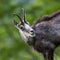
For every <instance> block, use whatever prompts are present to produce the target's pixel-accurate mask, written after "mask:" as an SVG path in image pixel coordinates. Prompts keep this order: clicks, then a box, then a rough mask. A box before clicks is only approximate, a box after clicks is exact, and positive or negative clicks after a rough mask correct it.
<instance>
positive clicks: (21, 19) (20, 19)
mask: <svg viewBox="0 0 60 60" xmlns="http://www.w3.org/2000/svg"><path fill="white" fill-rule="evenodd" d="M13 15H15V16H17V17H18V18H19V20H20V21H21V23H23V21H22V19H21V17H20V16H19V15H18V14H13Z"/></svg>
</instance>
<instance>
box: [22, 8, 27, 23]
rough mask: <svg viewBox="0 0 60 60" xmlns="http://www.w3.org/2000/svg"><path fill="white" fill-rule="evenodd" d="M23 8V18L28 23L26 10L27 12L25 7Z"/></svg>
mask: <svg viewBox="0 0 60 60" xmlns="http://www.w3.org/2000/svg"><path fill="white" fill-rule="evenodd" d="M22 10H23V20H24V22H25V23H27V22H26V12H25V10H24V9H22Z"/></svg>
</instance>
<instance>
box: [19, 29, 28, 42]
mask: <svg viewBox="0 0 60 60" xmlns="http://www.w3.org/2000/svg"><path fill="white" fill-rule="evenodd" d="M19 32H20V35H21V37H22V39H23V40H24V41H25V42H27V40H28V39H27V38H26V36H25V34H24V33H23V32H22V30H20V29H19Z"/></svg>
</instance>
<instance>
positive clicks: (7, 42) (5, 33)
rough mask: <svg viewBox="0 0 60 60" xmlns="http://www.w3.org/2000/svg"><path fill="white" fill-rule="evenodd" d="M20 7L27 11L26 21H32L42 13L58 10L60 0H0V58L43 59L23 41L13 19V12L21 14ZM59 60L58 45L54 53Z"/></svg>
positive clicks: (59, 49)
mask: <svg viewBox="0 0 60 60" xmlns="http://www.w3.org/2000/svg"><path fill="white" fill-rule="evenodd" d="M20 8H24V9H25V10H26V13H27V16H26V18H27V21H29V22H30V24H31V25H32V24H33V22H35V21H37V19H39V18H41V17H42V16H44V15H49V14H52V13H53V12H56V11H58V10H60V0H0V60H43V56H42V55H41V54H39V53H38V52H36V51H34V50H33V49H32V48H31V47H29V46H28V45H27V44H25V43H24V41H23V40H22V39H21V37H20V34H19V32H18V30H17V29H16V28H15V27H14V24H13V20H14V19H15V20H16V21H19V20H18V18H17V17H14V16H13V13H17V14H19V15H20V16H22V12H21V9H20ZM54 58H55V60H60V47H58V48H57V49H56V51H55V54H54Z"/></svg>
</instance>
